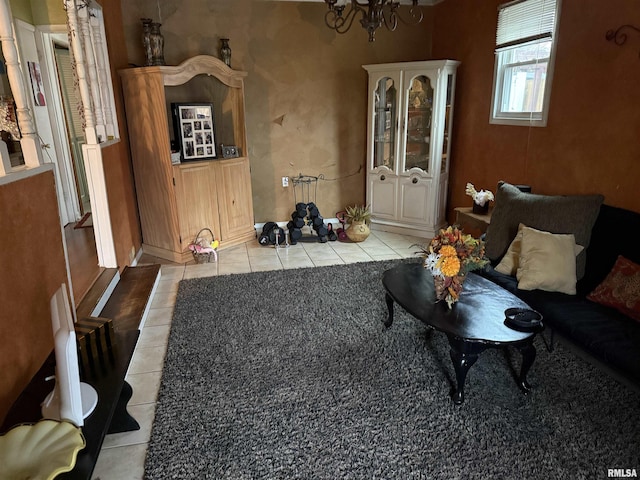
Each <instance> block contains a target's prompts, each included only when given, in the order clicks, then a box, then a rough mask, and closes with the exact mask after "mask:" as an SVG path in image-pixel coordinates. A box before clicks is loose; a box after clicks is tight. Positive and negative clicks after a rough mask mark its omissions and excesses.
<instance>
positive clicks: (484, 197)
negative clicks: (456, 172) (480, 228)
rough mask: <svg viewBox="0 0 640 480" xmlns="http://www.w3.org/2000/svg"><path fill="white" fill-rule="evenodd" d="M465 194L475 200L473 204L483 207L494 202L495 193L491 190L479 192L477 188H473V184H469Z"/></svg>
mask: <svg viewBox="0 0 640 480" xmlns="http://www.w3.org/2000/svg"><path fill="white" fill-rule="evenodd" d="M464 193H466V194H467V195H469V196H470V197H471V198H473V203H476V204H478V205H480V206H481V207H484V206H485V204H486V203H487V202H492V201H493V200H494V197H493V193H491V192H490V191H489V190H480V191H477V190H476V187H474V186H473V183H467V187H466V188H465V190H464Z"/></svg>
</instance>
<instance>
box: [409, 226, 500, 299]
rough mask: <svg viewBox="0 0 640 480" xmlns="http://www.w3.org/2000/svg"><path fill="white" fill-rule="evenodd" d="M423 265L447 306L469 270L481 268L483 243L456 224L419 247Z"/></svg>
mask: <svg viewBox="0 0 640 480" xmlns="http://www.w3.org/2000/svg"><path fill="white" fill-rule="evenodd" d="M420 250H421V252H420V253H421V254H422V256H423V259H424V260H423V265H424V267H425V268H428V269H429V271H430V272H431V274H432V275H433V280H434V285H435V290H436V298H437V299H438V301H440V300H445V301H446V302H447V305H448V306H449V308H451V307H452V306H453V304H454V303H455V302H457V301H458V298H459V297H460V292H462V282H463V281H464V279H465V276H466V274H467V273H468V272H471V271H473V270H477V269H479V268H482V267H484V266H485V265H486V264H487V263H488V262H489V260H488V259H487V258H486V257H485V256H484V242H483V241H482V240H479V239H477V238H473V237H472V236H471V235H469V234H465V233H463V232H462V230H461V229H460V228H458V227H457V226H449V227H447V228H446V229H442V230H440V232H439V233H438V235H436V236H435V237H434V238H433V239H432V240H431V242H430V243H429V245H428V246H426V247H424V246H420Z"/></svg>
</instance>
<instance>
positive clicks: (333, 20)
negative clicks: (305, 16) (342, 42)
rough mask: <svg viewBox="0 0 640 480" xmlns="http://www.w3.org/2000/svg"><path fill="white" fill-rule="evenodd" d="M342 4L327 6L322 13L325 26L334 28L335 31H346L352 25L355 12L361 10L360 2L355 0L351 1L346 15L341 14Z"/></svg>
mask: <svg viewBox="0 0 640 480" xmlns="http://www.w3.org/2000/svg"><path fill="white" fill-rule="evenodd" d="M343 10H344V6H342V7H335V8H329V11H327V13H325V15H324V23H325V24H326V25H327V27H329V28H331V29H333V30H335V31H336V32H337V33H347V31H348V30H349V29H350V28H351V25H353V20H354V19H355V17H356V14H357V13H358V12H359V11H361V10H362V9H361V8H360V4H359V3H358V2H357V0H352V1H351V8H350V9H349V11H348V12H347V14H346V15H343V14H342V13H343Z"/></svg>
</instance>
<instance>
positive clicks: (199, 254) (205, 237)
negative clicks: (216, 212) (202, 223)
mask: <svg viewBox="0 0 640 480" xmlns="http://www.w3.org/2000/svg"><path fill="white" fill-rule="evenodd" d="M214 242H215V237H214V235H213V232H212V231H211V229H210V228H203V229H202V230H200V231H199V232H198V234H197V235H196V238H194V240H193V242H191V243H190V244H189V250H191V254H192V255H193V259H194V260H195V261H196V263H209V262H211V259H213V260H214V261H216V262H217V261H218V252H216V246H217V245H216V246H214ZM216 243H217V242H216Z"/></svg>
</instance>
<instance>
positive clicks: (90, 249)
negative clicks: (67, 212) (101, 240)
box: [64, 223, 104, 307]
mask: <svg viewBox="0 0 640 480" xmlns="http://www.w3.org/2000/svg"><path fill="white" fill-rule="evenodd" d="M75 225H76V224H75V223H70V224H68V225H67V226H66V227H64V236H65V239H66V241H67V253H68V255H69V269H70V270H71V281H72V283H73V297H74V299H75V306H76V307H77V306H78V305H79V304H80V301H81V300H82V297H84V296H85V294H86V293H87V292H88V291H89V289H90V288H91V285H93V282H95V280H96V279H97V278H98V277H99V276H100V273H102V271H103V270H104V268H102V267H100V266H99V265H98V253H97V251H96V240H95V237H94V234H93V228H92V227H87V228H75Z"/></svg>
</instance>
